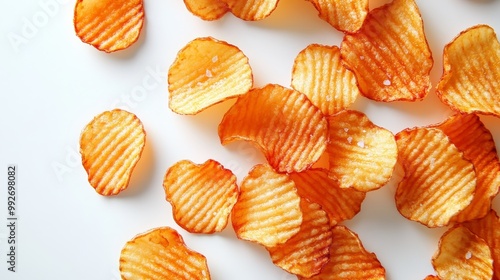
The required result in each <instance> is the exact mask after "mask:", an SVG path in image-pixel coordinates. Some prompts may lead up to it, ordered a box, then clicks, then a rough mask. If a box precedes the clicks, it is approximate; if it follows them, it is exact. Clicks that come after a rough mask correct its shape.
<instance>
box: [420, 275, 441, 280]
mask: <svg viewBox="0 0 500 280" xmlns="http://www.w3.org/2000/svg"><path fill="white" fill-rule="evenodd" d="M440 279H441V278H439V277H438V276H436V275H427V277H425V279H424V280H440Z"/></svg>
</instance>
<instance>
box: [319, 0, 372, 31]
mask: <svg viewBox="0 0 500 280" xmlns="http://www.w3.org/2000/svg"><path fill="white" fill-rule="evenodd" d="M309 2H311V3H312V4H313V5H314V7H315V8H316V10H318V12H319V17H320V18H321V19H323V20H324V21H326V22H328V23H329V24H330V25H331V26H333V27H334V28H336V29H337V30H340V31H344V32H348V33H354V32H356V31H358V30H359V29H360V28H361V26H362V25H363V22H364V21H365V18H366V16H367V15H368V2H369V1H368V0H333V1H331V0H330V1H328V0H309Z"/></svg>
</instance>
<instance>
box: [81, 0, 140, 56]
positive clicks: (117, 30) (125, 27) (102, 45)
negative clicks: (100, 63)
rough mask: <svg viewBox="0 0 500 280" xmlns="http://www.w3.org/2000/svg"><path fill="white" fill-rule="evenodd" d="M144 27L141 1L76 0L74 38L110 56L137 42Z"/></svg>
mask: <svg viewBox="0 0 500 280" xmlns="http://www.w3.org/2000/svg"><path fill="white" fill-rule="evenodd" d="M143 23H144V6H143V1H142V0H77V1H76V5H75V11H74V17H73V24H74V27H75V31H76V35H77V36H78V37H80V39H81V40H82V41H83V42H85V43H87V44H90V45H92V46H94V47H95V48H97V49H98V50H101V51H105V52H114V51H118V50H122V49H126V48H128V47H129V46H130V45H132V44H133V43H134V42H136V41H137V39H138V38H139V35H140V33H141V29H142V26H143Z"/></svg>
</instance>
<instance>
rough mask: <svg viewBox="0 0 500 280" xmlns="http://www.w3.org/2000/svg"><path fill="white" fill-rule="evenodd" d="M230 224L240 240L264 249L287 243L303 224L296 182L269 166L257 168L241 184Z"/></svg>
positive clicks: (262, 165)
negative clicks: (255, 243)
mask: <svg viewBox="0 0 500 280" xmlns="http://www.w3.org/2000/svg"><path fill="white" fill-rule="evenodd" d="M231 220H232V223H233V228H234V231H235V232H236V235H237V236H238V238H240V239H243V240H249V241H253V242H257V243H259V244H262V245H264V246H265V247H274V246H276V245H278V244H282V243H285V242H286V241H287V240H288V239H290V238H291V237H292V236H294V235H295V234H296V233H297V232H299V230H300V225H301V224H302V220H303V216H302V211H301V209H300V197H299V195H298V194H297V189H296V187H295V184H294V182H293V181H292V180H291V179H290V178H289V177H288V176H287V175H286V174H279V173H276V171H274V170H273V168H272V167H271V166H269V165H267V164H261V165H257V166H255V167H254V168H253V169H252V170H251V171H250V173H249V174H248V176H247V177H245V178H244V179H243V182H242V183H241V186H240V196H239V197H238V201H237V202H236V205H234V208H233V212H232V216H231Z"/></svg>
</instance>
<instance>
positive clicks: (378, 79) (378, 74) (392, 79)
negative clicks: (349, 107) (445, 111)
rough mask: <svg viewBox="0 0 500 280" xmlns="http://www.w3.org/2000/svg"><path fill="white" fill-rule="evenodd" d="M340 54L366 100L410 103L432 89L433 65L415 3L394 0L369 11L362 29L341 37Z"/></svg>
mask: <svg viewBox="0 0 500 280" xmlns="http://www.w3.org/2000/svg"><path fill="white" fill-rule="evenodd" d="M340 52H341V54H342V59H343V60H344V61H345V62H346V63H347V64H348V65H349V67H350V68H351V69H352V70H353V72H354V73H355V74H356V77H357V79H358V83H359V86H360V90H361V93H362V94H363V95H364V96H366V97H367V98H370V99H373V100H376V101H384V102H389V101H413V100H419V99H423V98H424V97H425V96H426V95H427V94H428V93H429V91H430V89H431V81H430V71H431V68H432V65H433V63H434V61H433V59H432V54H431V51H430V48H429V46H428V44H427V39H426V38H425V34H424V27H423V22H422V18H421V16H420V12H419V10H418V7H417V5H416V3H415V1H414V0H394V1H392V2H391V3H389V4H386V5H384V6H382V7H379V8H376V9H374V10H372V11H370V12H369V13H368V16H367V18H366V20H365V23H364V24H363V26H362V27H361V29H360V30H359V31H358V32H356V33H354V34H347V35H346V36H345V37H344V40H343V41H342V44H341V47H340Z"/></svg>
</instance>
